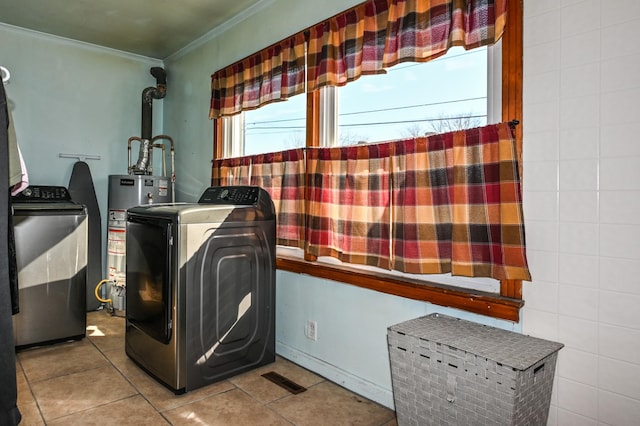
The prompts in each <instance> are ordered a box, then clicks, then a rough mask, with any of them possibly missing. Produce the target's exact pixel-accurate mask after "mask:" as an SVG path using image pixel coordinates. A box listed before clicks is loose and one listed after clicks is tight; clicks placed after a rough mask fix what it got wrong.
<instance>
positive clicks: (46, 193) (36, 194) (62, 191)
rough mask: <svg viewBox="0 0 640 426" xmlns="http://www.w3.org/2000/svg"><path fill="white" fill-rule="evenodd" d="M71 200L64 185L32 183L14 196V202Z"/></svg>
mask: <svg viewBox="0 0 640 426" xmlns="http://www.w3.org/2000/svg"><path fill="white" fill-rule="evenodd" d="M61 201H66V202H70V201H71V195H69V191H68V190H67V188H65V187H64V186H45V185H30V186H28V187H27V188H25V189H24V190H23V191H22V192H21V193H19V194H17V195H15V196H14V197H13V202H14V203H19V202H23V203H24V202H29V203H33V202H36V203H37V202H41V203H42V202H44V203H47V202H51V203H54V202H61Z"/></svg>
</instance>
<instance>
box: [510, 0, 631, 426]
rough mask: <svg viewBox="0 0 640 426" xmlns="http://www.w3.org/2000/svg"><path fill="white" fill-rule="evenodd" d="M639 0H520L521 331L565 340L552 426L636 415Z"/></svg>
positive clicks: (625, 421) (612, 421)
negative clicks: (524, 254)
mask: <svg viewBox="0 0 640 426" xmlns="http://www.w3.org/2000/svg"><path fill="white" fill-rule="evenodd" d="M638 28H640V2H638V1H637V0H562V1H559V0H524V117H523V126H524V129H523V130H524V199H525V220H526V227H527V246H528V249H529V250H528V256H529V263H530V266H531V272H532V275H533V280H534V281H533V282H531V283H525V285H524V298H525V301H526V306H525V308H524V309H523V313H522V318H523V322H522V324H523V332H524V333H526V334H531V335H534V336H538V337H544V338H548V339H553V340H558V341H560V342H563V343H564V344H565V345H566V346H565V348H564V349H562V350H561V351H560V355H559V362H558V369H557V374H556V383H555V386H554V395H553V398H552V408H551V413H550V418H549V424H550V425H572V424H575V425H633V424H638V419H640V309H638V308H639V307H640V43H638V40H639V37H638Z"/></svg>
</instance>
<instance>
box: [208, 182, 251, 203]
mask: <svg viewBox="0 0 640 426" xmlns="http://www.w3.org/2000/svg"><path fill="white" fill-rule="evenodd" d="M259 197H260V188H259V187H257V186H212V187H210V188H207V189H206V190H205V191H204V193H203V194H202V196H201V197H200V200H199V201H198V204H234V205H244V206H248V205H254V204H257V203H258V199H259Z"/></svg>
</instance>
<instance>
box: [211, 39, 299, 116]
mask: <svg viewBox="0 0 640 426" xmlns="http://www.w3.org/2000/svg"><path fill="white" fill-rule="evenodd" d="M304 49H305V39H304V34H302V33H299V34H296V35H294V36H292V37H290V38H288V39H286V40H284V41H281V42H280V43H278V44H276V45H273V46H271V47H269V48H267V49H264V50H262V51H261V52H258V53H256V54H255V55H252V56H250V57H248V58H246V59H243V60H242V61H240V62H236V63H235V64H233V65H230V66H228V67H226V68H223V69H221V70H220V71H218V72H216V73H215V74H213V75H212V76H211V107H210V109H209V118H211V119H214V118H220V117H223V116H227V115H233V114H236V113H238V112H240V111H242V110H249V109H255V108H258V107H259V106H261V105H264V104H266V103H269V102H273V101H280V100H285V99H287V98H289V97H291V96H294V95H297V94H299V93H303V92H304V76H305V74H304V66H305V52H304Z"/></svg>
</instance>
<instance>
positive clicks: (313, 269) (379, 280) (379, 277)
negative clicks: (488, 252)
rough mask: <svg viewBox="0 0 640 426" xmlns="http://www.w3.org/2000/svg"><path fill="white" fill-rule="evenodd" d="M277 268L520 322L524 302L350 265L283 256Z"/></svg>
mask: <svg viewBox="0 0 640 426" xmlns="http://www.w3.org/2000/svg"><path fill="white" fill-rule="evenodd" d="M276 267H277V268H278V269H280V270H283V271H289V272H296V273H299V274H306V275H311V276H314V277H318V278H325V279H329V280H332V281H338V282H343V283H346V284H351V285H355V286H358V287H362V288H368V289H370V290H375V291H379V292H382V293H387V294H392V295H394V296H400V297H406V298H409V299H414V300H421V301H424V302H429V303H433V304H435V305H440V306H447V307H450V308H456V309H461V310H464V311H468V312H473V313H475V314H480V315H486V316H489V317H492V318H498V319H504V320H508V321H514V322H519V321H520V308H522V306H523V305H524V301H523V300H520V299H512V298H508V297H503V296H500V295H496V294H492V293H485V292H481V291H476V290H463V289H460V288H455V287H450V286H446V285H443V284H436V283H427V282H425V281H417V280H415V281H412V280H408V279H404V278H403V279H399V278H398V277H397V276H392V275H386V274H376V275H375V276H374V275H371V274H367V273H363V271H362V270H358V269H355V268H349V267H348V266H338V265H327V264H322V263H318V262H309V261H305V260H302V259H298V258H293V257H287V256H281V255H279V256H278V257H277V259H276Z"/></svg>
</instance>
